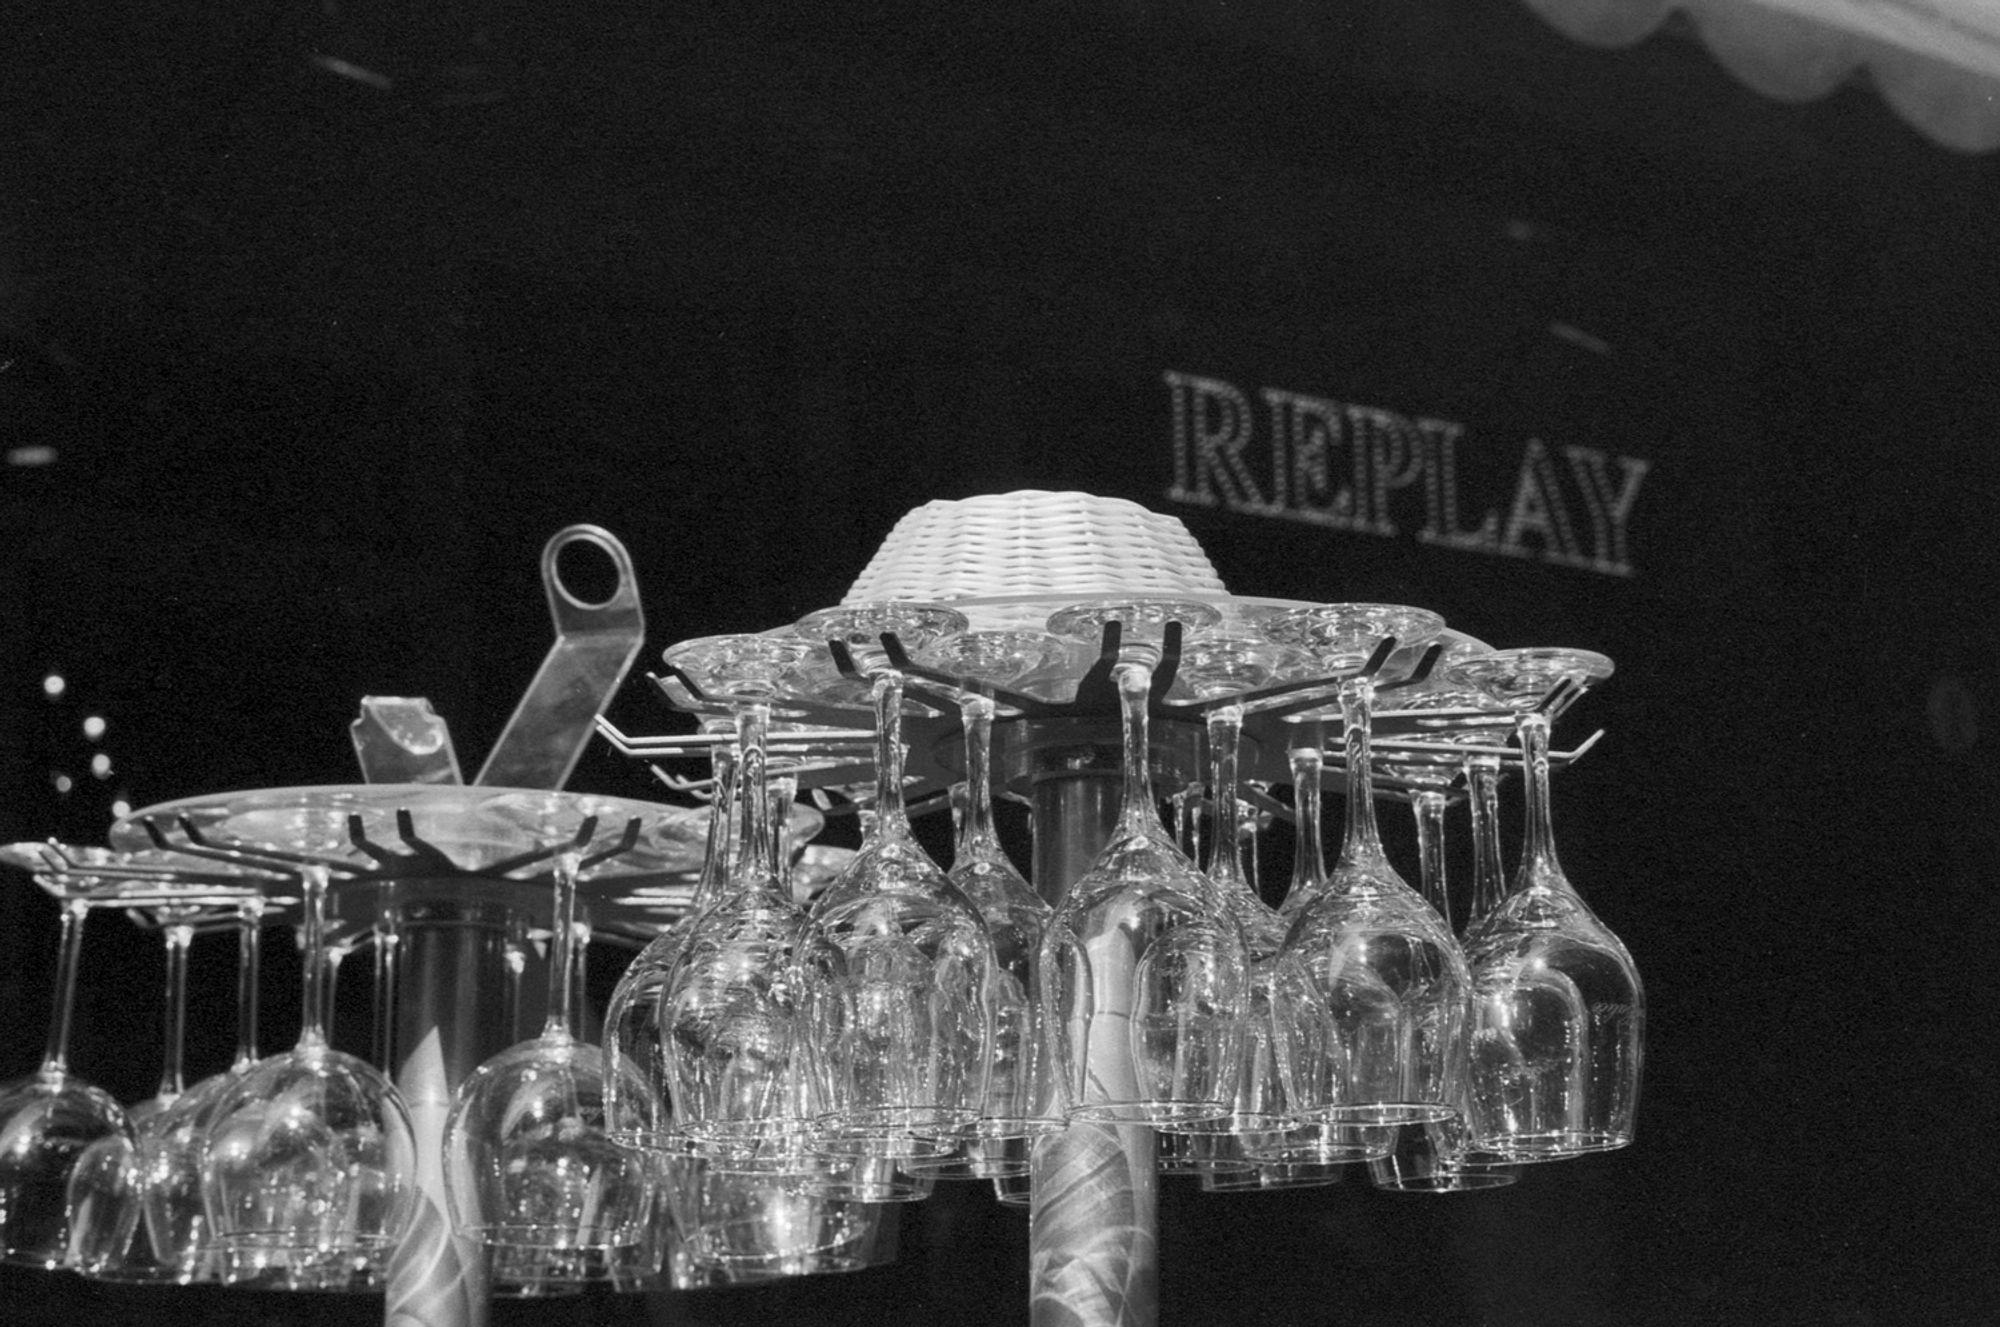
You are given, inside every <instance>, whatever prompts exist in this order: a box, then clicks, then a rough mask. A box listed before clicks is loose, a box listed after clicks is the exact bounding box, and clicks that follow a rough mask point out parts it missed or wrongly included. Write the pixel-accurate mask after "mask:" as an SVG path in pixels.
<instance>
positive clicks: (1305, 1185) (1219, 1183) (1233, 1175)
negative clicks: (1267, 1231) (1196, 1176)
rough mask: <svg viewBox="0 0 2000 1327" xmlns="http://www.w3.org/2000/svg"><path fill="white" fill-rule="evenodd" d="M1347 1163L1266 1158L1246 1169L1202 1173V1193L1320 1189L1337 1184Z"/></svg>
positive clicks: (1345, 1170)
mask: <svg viewBox="0 0 2000 1327" xmlns="http://www.w3.org/2000/svg"><path fill="white" fill-rule="evenodd" d="M1346 1172H1347V1166H1346V1165H1345V1164H1344V1163H1341V1162H1326V1161H1307V1162H1287V1161H1265V1162H1258V1163H1256V1164H1253V1165H1252V1166H1251V1167H1250V1168H1249V1169H1247V1170H1237V1171H1221V1172H1217V1173H1214V1174H1209V1175H1204V1176H1202V1177H1201V1188H1202V1192H1203V1193H1265V1192H1274V1191H1276V1190H1279V1189H1317V1188H1323V1187H1324V1186H1326V1185H1329V1184H1338V1183H1340V1182H1341V1181H1342V1180H1343V1179H1344V1178H1345V1177H1346Z"/></svg>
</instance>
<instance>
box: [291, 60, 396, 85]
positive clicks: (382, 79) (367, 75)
mask: <svg viewBox="0 0 2000 1327" xmlns="http://www.w3.org/2000/svg"><path fill="white" fill-rule="evenodd" d="M310 59H311V60H312V62H313V63H314V64H316V65H318V66H319V67H320V68H321V69H324V70H326V72H327V73H329V74H333V75H334V76H336V77H338V78H351V79H353V80H354V81H355V82H357V83H366V84H367V85H368V86H369V87H371V88H380V89H381V90H382V91H384V92H389V91H393V90H394V88H395V86H396V81H395V80H394V79H392V78H390V77H389V76H388V75H387V74H378V73H376V72H375V71H374V70H373V69H368V68H364V67H363V66H361V65H358V64H355V63H353V62H352V61H348V60H343V59H341V58H340V57H339V56H337V55H325V54H321V53H319V52H315V53H314V54H313V55H312V56H311V57H310Z"/></svg>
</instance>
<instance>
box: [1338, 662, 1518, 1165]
mask: <svg viewBox="0 0 2000 1327" xmlns="http://www.w3.org/2000/svg"><path fill="white" fill-rule="evenodd" d="M1481 699H1483V697H1482V698H1481ZM1458 707H1459V704H1458V702H1456V701H1453V702H1440V703H1439V704H1438V705H1437V706H1434V707H1432V708H1458ZM1468 740H1470V739H1468ZM1478 759H1480V757H1478V756H1474V757H1472V758H1471V759H1470V760H1468V761H1467V764H1468V765H1470V764H1472V763H1473V762H1474V761H1477V760H1478ZM1489 759H1490V757H1489ZM1437 769H1438V767H1437V766H1425V767H1423V768H1422V769H1420V770H1418V771H1417V774H1418V779H1419V781H1420V782H1419V785H1418V786H1419V788H1420V789H1421V791H1419V792H1418V794H1417V796H1418V797H1419V798H1425V799H1435V801H1436V807H1435V808H1434V809H1433V808H1431V807H1427V806H1423V805H1419V807H1418V820H1417V825H1418V842H1419V845H1420V848H1421V851H1420V854H1419V855H1420V857H1421V859H1422V870H1423V881H1424V891H1423V892H1424V897H1425V898H1426V899H1428V900H1430V901H1431V902H1432V905H1433V906H1437V905H1438V901H1439V900H1445V901H1446V906H1447V907H1448V906H1449V899H1450V891H1449V890H1448V889H1447V888H1446V887H1445V882H1444V879H1443V872H1444V845H1443V833H1444V825H1443V815H1442V812H1443V810H1444V802H1445V795H1444V793H1443V792H1442V791H1441V790H1439V788H1438V787H1437V786H1436V783H1435V779H1436V771H1437ZM1488 791H1489V792H1490V791H1491V789H1490V787H1489V789H1488ZM1467 805H1468V806H1470V807H1471V808H1472V827H1473V828H1472V843H1473V884H1474V898H1475V901H1476V899H1477V897H1478V891H1479V889H1480V888H1482V887H1483V882H1485V881H1487V880H1490V879H1497V878H1498V877H1499V875H1500V840H1499V837H1498V835H1497V833H1496V832H1495V831H1494V826H1493V823H1492V821H1491V819H1490V818H1489V816H1488V815H1487V810H1486V808H1484V807H1482V806H1481V804H1480V801H1479V796H1478V793H1477V791H1476V790H1475V792H1474V793H1473V794H1472V795H1471V796H1469V797H1468V798H1467ZM1445 915H1446V916H1447V917H1449V916H1450V913H1449V912H1448V911H1447V912H1446V913H1445ZM1470 1090H1471V1074H1470V1071H1469V1070H1468V1072H1467V1074H1466V1075H1465V1076H1464V1077H1462V1078H1461V1079H1460V1087H1459V1101H1458V1111H1457V1113H1455V1114H1454V1115H1453V1116H1452V1117H1451V1118H1450V1119H1447V1120H1438V1121H1435V1122H1432V1123H1429V1124H1405V1125H1401V1126H1399V1127H1397V1129H1396V1130H1395V1138H1394V1143H1393V1145H1392V1146H1391V1148H1390V1149H1389V1151H1388V1153H1387V1154H1386V1155H1383V1156H1379V1157H1373V1158H1370V1160H1369V1162H1368V1173H1369V1177H1370V1178H1371V1179H1372V1180H1373V1181H1374V1184H1375V1187H1376V1188H1378V1189H1389V1190H1393V1191H1395V1192H1398V1193H1472V1192H1476V1191H1480V1190H1484V1189H1497V1188H1503V1187H1505V1186H1506V1185H1509V1184H1512V1183H1514V1182H1515V1181H1516V1180H1518V1179H1519V1178H1520V1173H1521V1172H1520V1167H1518V1166H1516V1165H1514V1164H1513V1163H1511V1162H1509V1161H1507V1160H1506V1159H1504V1158H1502V1157H1499V1156H1497V1155H1495V1154H1493V1153H1491V1152H1486V1151H1482V1150H1479V1149H1476V1148H1474V1147H1472V1145H1471V1142H1472V1130H1471V1126H1470V1123H1469V1122H1470V1119H1471V1099H1470V1095H1469V1094H1470Z"/></svg>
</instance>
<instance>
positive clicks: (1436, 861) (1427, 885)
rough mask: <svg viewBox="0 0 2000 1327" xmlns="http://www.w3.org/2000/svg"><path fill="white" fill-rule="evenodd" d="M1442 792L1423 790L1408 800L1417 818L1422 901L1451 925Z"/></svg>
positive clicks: (1447, 924)
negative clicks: (1445, 864) (1446, 876)
mask: <svg viewBox="0 0 2000 1327" xmlns="http://www.w3.org/2000/svg"><path fill="white" fill-rule="evenodd" d="M1444 806H1445V798H1444V794H1443V793H1441V792H1438V791H1436V790H1435V789H1429V788H1427V789H1425V790H1423V791H1422V792H1419V793H1418V794H1417V795H1416V796H1415V797H1414V798H1412V799H1411V801H1410V809H1411V810H1412V811H1413V812H1414V813H1415V814H1416V819H1417V861H1418V871H1419V874H1420V879H1421V881H1422V884H1423V889H1424V901H1425V902H1427V903H1429V904H1430V905H1431V906H1432V907H1433V908H1436V909H1437V914H1438V916H1440V917H1442V918H1444V924H1445V925H1446V926H1450V925H1451V890H1450V888H1449V887H1448V886H1447V885H1446V882H1445V868H1444Z"/></svg>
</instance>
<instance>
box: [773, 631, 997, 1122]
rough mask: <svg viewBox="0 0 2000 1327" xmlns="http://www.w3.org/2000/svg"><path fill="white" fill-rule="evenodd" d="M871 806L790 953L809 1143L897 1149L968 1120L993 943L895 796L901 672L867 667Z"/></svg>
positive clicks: (899, 789) (899, 777) (989, 1053)
mask: <svg viewBox="0 0 2000 1327" xmlns="http://www.w3.org/2000/svg"><path fill="white" fill-rule="evenodd" d="M873 686H874V699H875V724H876V751H875V761H876V781H875V808H874V809H875V817H874V821H873V823H872V825H871V826H870V827H869V829H868V832H867V835H866V837H865V838H864V840H863V842H862V845H861V850H860V852H859V854H858V855H857V856H856V857H855V859H854V861H853V862H852V863H851V864H850V865H849V866H848V868H847V870H846V871H845V872H843V873H842V874H841V876H840V878H839V879H838V880H836V881H835V882H834V883H833V884H832V885H831V886H829V887H828V888H827V890H826V892H825V893H823V894H821V895H820V897H819V898H818V899H817V900H816V901H815V902H814V904H813V908H812V914H811V927H810V930H809V933H808V936H807V940H806V944H805V946H804V948H803V949H802V951H801V957H800V964H799V967H800V973H801V978H802V981H803V985H804V996H805V998H804V1009H805V1013H806V1026H807V1030H808V1031H807V1045H806V1050H807V1062H808V1064H809V1066H810V1069H811V1074H812V1085H813V1093H814V1104H815V1110H816V1116H815V1125H816V1133H817V1136H816V1139H815V1146H816V1147H817V1148H820V1149H823V1150H829V1151H833V1152H838V1153H852V1154H858V1155H865V1156H892V1157H899V1158H900V1157H911V1156H922V1155H926V1154H935V1153H937V1152H941V1151H949V1150H950V1147H951V1144H950V1143H944V1142H940V1141H939V1140H943V1139H947V1138H949V1137H951V1136H953V1135H956V1134H958V1133H959V1132H960V1131H961V1130H963V1129H965V1128H966V1127H967V1126H969V1125H971V1124H973V1123H974V1122H975V1121H976V1120H977V1119H978V1118H979V1115H980V1112H981V1111H982V1109H983V1108H984V1105H985V1102H986V1098H987V1083H988V1069H989V1066H990V1065H991V1063H992V1057H993V1048H992V1047H991V1046H990V1045H989V1044H988V1041H987V1035H986V1034H987V1021H986V1017H985V1009H984V1007H983V1005H982V1002H981V996H982V994H983V992H984V991H985V990H986V989H987V985H988V982H989V981H990V980H991V979H992V976H991V974H992V971H993V966H994V957H993V946H992V944H991V942H990V941H989V940H988V939H987V935H986V928H985V927H984V925H982V924H981V921H980V916H979V912H978V910H977V909H976V908H975V907H974V905H973V903H972V902H971V900H969V899H968V898H966V896H965V895H964V894H963V893H961V892H960V891H959V889H958V887H957V886H956V885H954V884H952V882H951V881H950V879H949V878H947V877H946V875H945V873H944V872H943V871H941V870H939V869H938V868H937V866H936V865H935V864H934V863H933V862H932V861H931V860H930V858H929V856H928V855H926V854H925V852H924V849H923V847H922V845H920V844H919V843H918V842H917V840H916V837H915V835H914V834H913V832H912V831H911V829H910V823H909V818H908V814H907V812H906V811H905V809H904V805H903V759H904V751H903V742H902V714H903V679H902V676H901V674H899V673H897V672H895V671H894V670H893V669H879V670H877V671H876V673H875V676H874V682H873Z"/></svg>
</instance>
